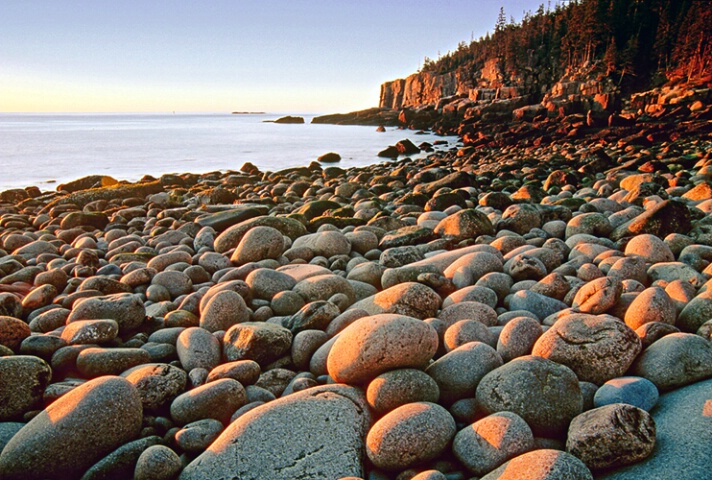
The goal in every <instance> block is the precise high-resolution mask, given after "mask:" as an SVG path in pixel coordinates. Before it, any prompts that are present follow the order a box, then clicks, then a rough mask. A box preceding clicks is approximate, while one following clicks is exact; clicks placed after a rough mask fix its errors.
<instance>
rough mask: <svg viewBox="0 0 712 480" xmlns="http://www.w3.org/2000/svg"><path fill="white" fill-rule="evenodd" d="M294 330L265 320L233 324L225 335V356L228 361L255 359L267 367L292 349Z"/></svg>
mask: <svg viewBox="0 0 712 480" xmlns="http://www.w3.org/2000/svg"><path fill="white" fill-rule="evenodd" d="M291 346H292V332H290V331H289V330H288V329H286V328H284V327H281V326H279V325H275V324H272V323H264V322H245V323H238V324H237V325H233V326H232V327H230V329H229V330H228V331H227V332H225V336H224V337H223V356H224V357H225V359H226V360H227V361H228V362H235V361H237V360H254V361H255V362H257V363H258V364H259V365H260V366H261V367H265V366H267V365H269V364H270V363H272V362H274V361H275V360H277V359H278V358H280V357H282V356H283V355H285V354H286V353H288V352H289V351H290V348H291Z"/></svg>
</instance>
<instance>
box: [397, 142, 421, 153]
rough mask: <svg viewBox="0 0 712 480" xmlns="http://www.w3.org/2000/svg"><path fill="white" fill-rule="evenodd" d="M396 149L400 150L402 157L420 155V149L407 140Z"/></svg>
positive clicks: (399, 143)
mask: <svg viewBox="0 0 712 480" xmlns="http://www.w3.org/2000/svg"><path fill="white" fill-rule="evenodd" d="M396 148H397V149H398V153H400V154H401V155H414V154H416V153H420V149H419V148H418V147H416V146H415V144H414V143H413V142H411V141H410V140H408V139H407V138H406V139H404V140H401V141H399V142H398V143H396Z"/></svg>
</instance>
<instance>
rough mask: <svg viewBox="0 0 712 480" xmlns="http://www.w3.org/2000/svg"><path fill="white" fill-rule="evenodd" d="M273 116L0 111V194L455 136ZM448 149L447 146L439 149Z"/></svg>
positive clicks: (356, 153)
mask: <svg viewBox="0 0 712 480" xmlns="http://www.w3.org/2000/svg"><path fill="white" fill-rule="evenodd" d="M280 116H281V115H279V114H255V115H230V114H177V115H172V114H0V191H2V190H6V189H9V188H22V187H26V186H30V185H36V186H38V187H40V189H42V190H54V189H55V188H56V185H57V184H59V183H62V182H65V181H68V180H74V179H76V178H79V177H82V176H84V175H90V174H103V175H110V176H112V177H114V178H116V179H119V180H129V181H135V180H138V179H140V178H141V177H142V176H143V175H145V174H150V175H154V176H158V175H161V174H164V173H185V172H194V173H203V172H209V171H214V170H237V169H239V168H240V166H241V165H242V164H243V163H245V162H248V161H249V162H252V163H253V164H255V165H256V166H257V167H259V168H260V170H262V171H265V170H270V171H276V170H280V169H283V168H287V167H294V166H302V165H308V164H309V163H310V162H311V161H312V160H315V159H316V158H317V157H318V156H319V155H321V154H323V153H327V152H331V151H333V152H337V153H339V154H340V155H341V157H342V160H341V162H340V163H339V164H338V165H339V166H342V167H352V166H365V165H371V164H374V163H378V162H381V161H383V159H380V158H378V157H377V155H376V154H377V153H378V152H379V151H380V150H382V149H384V148H386V147H387V146H388V145H393V144H395V143H396V142H397V141H399V140H401V139H404V138H409V139H410V140H411V141H412V142H413V143H415V144H416V145H417V144H419V143H421V142H423V141H429V142H431V143H432V142H433V141H435V140H442V139H446V140H448V141H449V146H453V145H454V144H455V142H456V140H457V139H456V138H455V137H436V136H435V135H431V134H426V135H416V134H415V132H413V131H410V130H398V129H394V128H388V129H387V131H386V132H385V133H379V132H376V131H375V128H374V127H358V126H338V125H312V124H311V123H309V122H310V121H311V118H312V116H306V115H305V116H304V118H305V121H306V122H307V123H305V124H297V125H285V124H275V123H265V122H264V120H274V119H277V118H279V117H280ZM444 148H447V147H444Z"/></svg>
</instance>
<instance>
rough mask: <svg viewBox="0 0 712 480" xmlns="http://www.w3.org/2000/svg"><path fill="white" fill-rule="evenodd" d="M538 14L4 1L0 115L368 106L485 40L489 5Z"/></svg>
mask: <svg viewBox="0 0 712 480" xmlns="http://www.w3.org/2000/svg"><path fill="white" fill-rule="evenodd" d="M541 3H544V4H545V5H546V2H541V1H539V0H501V2H489V1H482V0H469V1H468V0H452V1H440V2H435V1H404V0H395V1H387V2H383V1H376V0H362V1H355V0H349V1H339V2H329V1H324V0H318V1H317V0H312V1H305V2H294V1H291V2H290V1H287V0H273V1H264V2H253V1H239V2H238V1H225V0H216V1H211V2H201V3H198V2H187V1H175V2H173V1H164V0H159V1H155V2H142V1H136V0H128V1H125V2H110V1H105V0H97V1H66V2H56V1H47V0H5V1H4V2H3V9H2V10H3V12H2V13H3V14H2V15H1V16H0V32H2V33H0V38H1V39H2V41H0V63H1V64H2V65H3V69H2V70H0V112H6V113H65V112H66V113H171V112H173V111H175V112H176V113H179V112H180V113H223V112H232V111H257V112H268V113H272V112H301V113H304V114H313V113H333V112H345V111H353V110H360V109H365V108H370V107H375V106H377V104H378V97H379V88H380V85H381V83H383V82H386V81H389V80H393V79H396V78H402V77H405V76H407V75H409V74H411V73H413V72H415V71H417V70H418V68H420V67H421V65H422V62H423V59H424V57H426V56H427V57H430V58H434V59H435V58H437V57H438V55H439V54H445V53H447V52H448V51H449V50H455V49H456V48H457V45H458V43H459V42H461V41H465V42H469V41H470V40H471V39H472V38H474V39H477V38H479V37H481V36H483V35H485V34H486V33H487V32H488V31H490V32H491V31H492V30H493V28H494V24H495V22H496V20H497V15H498V13H499V8H500V6H503V7H504V9H505V13H506V14H507V18H509V17H510V16H511V17H514V19H515V20H517V21H519V20H521V18H522V16H523V13H524V12H525V11H532V12H534V11H535V10H536V9H537V8H538V6H539V5H540V4H541ZM553 3H556V2H553ZM552 8H553V5H552Z"/></svg>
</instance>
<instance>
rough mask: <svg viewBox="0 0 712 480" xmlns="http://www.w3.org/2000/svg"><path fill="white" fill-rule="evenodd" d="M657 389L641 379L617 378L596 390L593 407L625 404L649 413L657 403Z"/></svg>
mask: <svg viewBox="0 0 712 480" xmlns="http://www.w3.org/2000/svg"><path fill="white" fill-rule="evenodd" d="M658 397H659V394H658V389H657V387H656V386H655V384H654V383H653V382H651V381H650V380H648V379H645V378H643V377H618V378H613V379H611V380H608V381H607V382H606V383H604V384H603V385H601V387H600V388H598V389H597V390H596V393H595V394H594V396H593V405H594V407H602V406H604V405H611V404H613V403H626V404H628V405H633V406H634V407H638V408H642V409H643V410H645V411H646V412H649V411H650V410H651V409H652V408H653V407H654V406H655V404H656V403H657V402H658Z"/></svg>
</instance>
